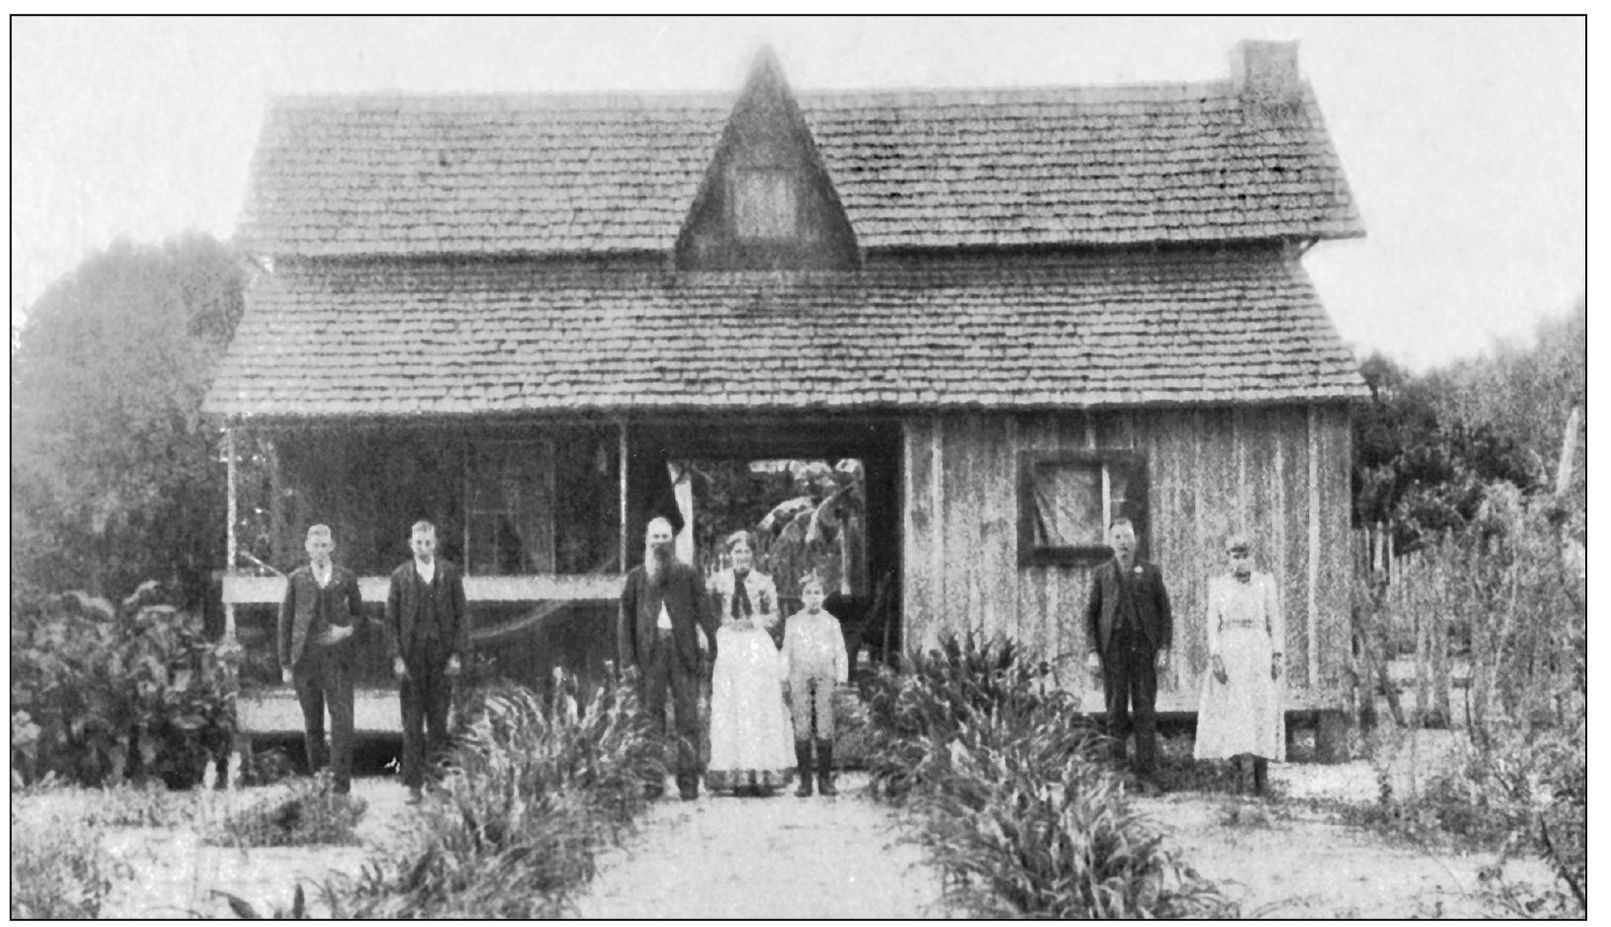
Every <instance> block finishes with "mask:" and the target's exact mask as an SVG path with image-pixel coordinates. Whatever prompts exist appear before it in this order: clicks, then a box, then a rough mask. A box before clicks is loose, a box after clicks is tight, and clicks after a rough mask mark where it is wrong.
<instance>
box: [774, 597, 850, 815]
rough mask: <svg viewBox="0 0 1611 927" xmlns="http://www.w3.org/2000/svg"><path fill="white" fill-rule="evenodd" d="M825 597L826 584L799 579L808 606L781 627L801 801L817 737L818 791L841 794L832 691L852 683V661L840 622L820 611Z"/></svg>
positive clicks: (807, 787) (807, 785)
mask: <svg viewBox="0 0 1611 927" xmlns="http://www.w3.org/2000/svg"><path fill="white" fill-rule="evenodd" d="M825 598H827V596H826V595H825V594H824V593H823V590H822V580H820V579H818V578H817V577H816V576H814V575H812V576H807V577H806V578H805V579H803V580H801V581H800V599H801V601H803V602H804V603H805V608H803V609H801V610H800V611H798V612H795V613H794V614H793V615H790V616H789V620H788V622H787V623H786V624H785V625H784V626H783V663H784V668H785V674H786V676H787V678H788V681H789V699H790V705H789V707H790V714H791V715H792V716H793V719H794V759H795V762H796V763H797V764H798V765H799V772H800V787H799V788H798V789H795V792H794V794H795V795H797V796H799V797H801V798H810V797H811V742H812V738H813V734H815V739H816V744H817V790H818V791H820V792H821V793H822V794H824V795H828V796H833V795H837V794H839V791H838V789H835V788H834V784H833V690H834V686H835V685H836V684H838V685H843V684H845V683H847V682H849V681H850V660H849V658H848V657H847V656H846V654H845V636H844V634H842V633H841V632H840V630H839V619H837V618H835V617H834V616H833V615H830V614H829V613H827V612H825V611H823V610H822V602H823V600H824V599H825ZM813 716H815V719H816V727H815V730H814V731H813V728H812V723H811V722H812V718H813Z"/></svg>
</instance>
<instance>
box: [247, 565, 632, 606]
mask: <svg viewBox="0 0 1611 927" xmlns="http://www.w3.org/2000/svg"><path fill="white" fill-rule="evenodd" d="M624 581H625V577H624V576H622V575H620V574H614V573H577V574H564V573H553V574H544V575H535V576H466V577H465V578H464V597H465V598H466V599H468V600H469V601H471V602H553V601H562V602H603V601H614V600H615V599H617V598H619V597H620V595H621V584H622V582H624ZM389 584H390V579H389V577H385V576H361V577H359V578H358V593H359V595H361V596H363V599H364V601H365V602H384V601H386V593H387V591H388V588H389ZM284 598H285V577H283V576H244V575H226V576H225V577H224V604H226V605H278V604H279V603H280V602H281V600H283V599H284Z"/></svg>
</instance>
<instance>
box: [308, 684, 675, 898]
mask: <svg viewBox="0 0 1611 927" xmlns="http://www.w3.org/2000/svg"><path fill="white" fill-rule="evenodd" d="M574 690H575V683H574V679H572V678H571V677H569V676H568V675H566V674H562V673H556V681H555V685H554V686H553V691H554V694H553V696H552V697H551V698H550V699H548V700H547V701H546V702H545V700H544V699H543V698H542V697H540V696H538V695H537V694H536V693H534V692H532V691H531V690H530V689H526V688H524V687H521V686H518V685H513V684H509V683H499V684H495V685H493V686H491V687H489V688H487V689H485V690H483V691H480V692H477V693H472V694H471V696H470V697H469V699H468V700H467V713H468V717H469V718H470V721H469V724H468V726H467V727H466V728H465V729H464V730H463V732H462V733H461V735H460V737H459V742H458V744H457V745H456V747H455V750H454V756H453V759H452V761H451V762H450V763H449V765H448V768H447V770H446V775H445V777H444V780H443V785H442V790H441V793H440V794H439V795H438V796H437V798H436V799H435V800H434V801H431V802H429V803H427V804H426V805H425V806H424V807H422V809H421V821H422V832H423V834H424V841H423V844H422V845H420V846H417V847H410V848H408V849H406V850H404V851H402V852H401V853H398V854H396V855H394V856H393V857H391V858H388V859H380V860H375V861H372V862H371V863H370V864H369V865H368V866H366V868H365V872H364V875H363V876H362V877H361V878H359V879H357V880H355V881H351V882H332V883H327V884H326V886H325V890H324V893H323V894H324V896H325V897H326V898H327V899H328V901H329V904H330V909H331V911H332V915H333V916H335V917H385V918H394V917H427V918H488V917H499V918H509V917H516V918H538V917H555V916H559V915H561V914H565V913H569V911H568V907H569V903H570V902H569V899H570V896H571V893H572V892H574V891H575V890H576V889H577V888H578V887H579V886H581V885H583V884H585V883H586V882H587V881H588V880H589V879H590V878H592V876H593V872H594V858H595V855H596V854H597V852H598V851H599V850H600V849H601V848H602V847H603V846H605V845H606V844H607V843H608V842H609V841H610V840H613V839H615V838H616V837H617V836H619V834H620V832H621V830H622V828H623V827H624V826H625V825H627V824H628V822H629V821H630V820H631V819H632V818H633V817H634V816H635V815H637V814H638V813H639V812H641V811H642V810H643V809H644V808H645V807H646V802H647V799H646V798H645V797H644V788H643V787H644V783H645V781H646V780H649V779H654V778H663V777H664V775H665V767H664V765H663V759H662V753H663V752H662V749H661V745H660V743H659V742H658V741H657V739H655V738H654V737H652V736H651V735H650V734H649V732H648V730H647V728H646V727H645V726H644V724H643V721H642V719H641V718H640V716H639V714H638V711H637V699H636V696H635V694H634V690H633V683H632V679H631V677H630V676H629V677H627V678H626V679H625V680H616V679H610V680H607V681H606V682H605V683H604V684H603V685H602V686H601V687H599V688H598V689H596V690H595V691H594V692H593V693H592V694H591V695H590V696H589V697H588V698H587V700H586V701H585V702H583V703H579V702H578V700H577V699H576V698H575V696H574V695H573V694H572V693H573V692H574Z"/></svg>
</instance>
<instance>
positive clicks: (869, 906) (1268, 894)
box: [15, 761, 1548, 919]
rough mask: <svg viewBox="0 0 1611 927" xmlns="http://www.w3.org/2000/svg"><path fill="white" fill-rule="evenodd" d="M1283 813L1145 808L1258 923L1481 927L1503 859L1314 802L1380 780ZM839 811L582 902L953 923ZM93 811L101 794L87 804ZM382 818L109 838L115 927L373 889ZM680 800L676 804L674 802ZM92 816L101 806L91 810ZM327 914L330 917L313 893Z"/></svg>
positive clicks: (622, 857)
mask: <svg viewBox="0 0 1611 927" xmlns="http://www.w3.org/2000/svg"><path fill="white" fill-rule="evenodd" d="M1271 777H1272V779H1273V780H1274V782H1275V783H1276V784H1277V785H1278V786H1279V788H1280V790H1281V791H1282V793H1283V797H1282V798H1281V799H1280V800H1278V801H1274V802H1262V801H1255V800H1252V799H1248V798H1239V797H1235V796H1228V795H1207V794H1200V793H1182V794H1166V795H1163V796H1159V797H1155V798H1138V799H1137V800H1136V801H1137V803H1138V806H1139V807H1140V808H1141V810H1142V811H1143V812H1145V813H1146V814H1147V815H1148V816H1150V817H1151V818H1152V819H1153V820H1154V822H1156V823H1157V824H1158V826H1159V827H1160V829H1162V830H1163V831H1164V832H1165V833H1166V834H1167V836H1168V840H1169V842H1170V843H1171V844H1172V845H1174V846H1177V847H1179V848H1180V849H1181V850H1182V851H1183V853H1184V856H1185V858H1186V859H1187V861H1188V862H1189V863H1191V864H1192V865H1194V866H1195V867H1196V868H1197V869H1198V871H1199V872H1201V873H1202V874H1203V875H1205V876H1208V877H1209V878H1212V879H1215V880H1217V881H1222V882H1223V884H1224V887H1225V889H1226V891H1227V892H1229V893H1230V894H1231V895H1232V896H1233V897H1235V898H1237V899H1238V900H1239V901H1240V902H1241V903H1242V906H1243V912H1244V914H1245V915H1247V916H1253V917H1281V918H1318V917H1367V918H1370V917H1376V918H1381V917H1394V918H1397V917H1411V916H1439V915H1441V916H1445V917H1476V916H1481V915H1482V914H1483V913H1484V912H1483V911H1482V909H1481V908H1480V907H1479V905H1478V900H1477V899H1476V897H1475V896H1474V890H1475V888H1476V885H1477V877H1476V873H1477V870H1478V868H1479V867H1480V866H1482V865H1484V864H1486V863H1489V862H1491V861H1492V858H1493V855H1492V854H1486V853H1485V854H1475V855H1466V856H1461V855H1455V854H1448V853H1444V854H1438V855H1433V854H1430V853H1428V852H1426V851H1424V850H1421V849H1417V848H1415V847H1412V846H1409V845H1405V844H1401V843H1397V842H1390V841H1387V840H1385V839H1384V838H1382V837H1381V836H1379V835H1377V834H1375V833H1373V832H1371V831H1369V830H1365V829H1362V828H1359V827H1355V826H1350V825H1346V824H1342V823H1339V822H1338V821H1337V820H1336V818H1335V815H1334V814H1332V813H1330V812H1328V811H1326V810H1325V806H1324V805H1317V804H1316V803H1315V802H1313V801H1311V799H1326V800H1342V801H1349V802H1356V803H1369V802H1371V801H1374V800H1375V798H1376V795H1377V789H1378V785H1377V781H1376V775H1375V772H1374V770H1373V768H1372V767H1371V765H1370V764H1369V763H1367V762H1365V761H1356V762H1352V763H1345V764H1340V765H1335V766H1321V765H1313V764H1300V763H1293V764H1284V765H1276V766H1273V767H1272V768H1271ZM840 785H841V794H840V796H839V797H838V798H836V799H824V798H821V797H813V798H810V799H797V798H795V797H794V796H793V794H792V792H791V791H784V792H780V793H779V794H777V795H776V796H774V797H771V798H764V799H759V798H734V797H731V796H727V795H712V794H711V793H709V792H705V793H702V795H701V797H700V799H699V800H698V801H696V802H687V803H684V802H680V801H678V800H676V799H675V798H674V797H672V798H667V799H665V800H662V801H660V802H657V803H656V804H655V805H654V806H653V807H652V808H651V809H650V811H649V812H648V813H647V814H646V815H645V817H644V818H643V819H642V821H641V825H640V827H639V828H638V830H637V833H635V834H634V835H632V836H631V837H630V838H629V839H628V840H627V841H626V842H625V844H624V845H623V846H621V847H619V848H615V849H611V850H608V851H606V852H605V853H604V854H603V855H602V856H601V858H600V860H599V863H600V871H599V874H598V876H597V878H596V879H595V880H594V882H593V883H592V884H591V885H590V886H588V888H587V890H586V891H585V892H584V893H583V894H582V895H581V896H580V897H579V898H578V899H577V913H579V914H581V915H582V916H584V917H589V918H621V919H637V918H665V917H674V918H695V917H698V918H732V917H797V918H903V917H943V916H946V915H947V914H948V913H952V912H949V911H948V909H947V908H946V906H945V904H944V903H943V901H942V897H941V882H940V879H939V877H938V875H937V874H936V872H935V871H934V870H933V869H932V868H930V867H928V866H927V865H926V863H925V862H924V858H923V853H922V851H921V849H920V848H919V847H917V846H916V845H914V844H913V843H912V842H910V840H909V836H910V834H911V833H912V829H911V828H910V827H909V826H906V825H905V824H903V823H902V821H901V819H900V817H899V816H898V814H897V813H896V812H893V811H891V810H890V809H888V808H887V807H885V806H882V805H880V804H877V803H875V802H873V801H871V800H870V799H869V798H867V797H866V795H865V791H866V787H867V777H866V775H865V774H861V773H854V772H852V773H846V774H843V775H841V776H840ZM78 794H79V795H80V796H82V794H83V793H78ZM194 794H195V795H196V801H197V803H198V808H197V813H196V817H197V820H198V821H201V822H206V821H209V820H217V819H218V818H219V817H221V816H222V814H223V813H224V812H225V811H226V810H228V809H229V808H231V807H238V806H239V805H240V804H244V803H245V802H247V801H251V800H257V799H259V798H260V797H261V795H262V790H258V789H254V790H249V791H245V792H227V793H215V792H197V793H194ZM354 794H355V795H356V796H358V797H360V798H363V799H364V800H365V801H367V802H368V803H369V809H368V811H367V813H366V814H365V816H364V819H363V821H362V823H361V824H360V828H359V831H360V836H361V837H362V838H363V840H364V845H363V846H352V847H318V848H262V849H228V848H221V847H208V846H203V845H201V843H200V841H199V838H198V836H197V835H196V833H195V832H194V831H193V830H187V829H183V828H179V829H173V830H165V829H154V828H106V829H105V831H104V834H103V837H102V839H103V841H104V844H103V845H104V846H105V847H106V848H107V849H108V850H110V851H112V852H113V853H114V854H116V855H117V856H118V857H119V858H121V859H123V860H124V861H126V862H127V863H128V864H129V865H130V867H131V870H132V873H133V877H132V878H127V879H125V880H123V881H121V882H120V883H119V885H118V887H117V889H116V891H115V892H114V895H113V897H112V899H111V901H110V904H109V905H108V906H107V909H106V911H105V912H104V913H105V915H106V916H109V917H117V918H172V917H183V916H187V915H191V914H202V915H217V916H226V917H227V916H229V910H228V908H227V906H226V905H225V902H224V901H223V900H222V899H221V898H219V897H217V896H216V895H214V894H213V889H223V890H227V891H229V892H231V893H233V894H235V895H238V896H240V897H242V898H243V899H245V900H247V901H248V902H250V903H251V904H253V905H254V906H255V907H256V908H257V909H258V911H259V912H261V913H264V914H269V913H272V911H273V910H274V908H276V907H287V906H289V904H290V900H291V895H292V890H293V888H294V886H295V884H296V882H297V881H298V880H299V879H307V880H312V881H314V882H318V881H321V880H322V879H324V878H325V877H327V876H329V875H330V874H332V873H346V874H356V873H357V872H358V871H359V869H360V867H361V866H362V864H363V861H364V860H365V858H366V857H367V855H368V854H369V853H370V852H371V851H372V850H373V849H375V848H377V847H382V846H387V847H390V846H395V845H396V841H398V840H401V839H407V834H408V832H409V829H410V826H411V821H412V819H413V816H412V813H411V811H412V809H410V808H408V807H407V806H405V805H404V804H403V803H402V798H403V790H402V789H401V788H400V787H399V786H398V785H397V784H396V783H395V781H394V780H392V779H390V778H360V779H359V780H357V782H355V784H354ZM672 794H673V795H674V794H675V793H674V792H673V793H672ZM74 795H75V793H73V792H71V791H63V792H54V793H46V794H45V795H40V796H26V797H23V798H21V799H20V800H17V801H15V805H16V806H17V811H18V813H19V814H21V815H23V816H25V817H26V818H29V819H46V818H49V817H50V816H52V815H56V816H62V815H66V816H69V817H70V816H71V813H72V810H73V805H74V801H75V798H74ZM77 801H79V802H82V801H84V799H83V798H82V797H79V798H78V799H77ZM1511 872H1512V874H1513V875H1515V876H1516V877H1519V878H1522V879H1526V880H1530V881H1534V882H1547V881H1548V873H1547V871H1546V870H1545V868H1544V866H1543V864H1542V863H1541V862H1540V861H1538V860H1526V861H1522V862H1521V863H1517V864H1512V870H1511ZM308 900H309V902H310V904H311V905H312V907H313V913H315V914H318V913H320V912H321V910H322V905H320V904H319V903H318V901H317V898H316V897H315V896H314V894H313V893H311V892H310V895H309V898H308Z"/></svg>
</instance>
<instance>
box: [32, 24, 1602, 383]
mask: <svg viewBox="0 0 1611 927" xmlns="http://www.w3.org/2000/svg"><path fill="white" fill-rule="evenodd" d="M11 27H12V36H11V38H12V42H11V68H12V71H11V92H12V99H11V105H12V109H11V118H12V123H11V128H12V146H11V158H12V160H11V170H12V203H11V205H12V210H11V262H12V268H11V269H12V275H11V286H12V311H13V323H14V324H15V323H16V322H17V320H18V318H19V313H21V312H25V310H26V307H27V306H28V305H29V304H31V303H32V302H33V301H34V300H35V299H37V298H38V297H39V296H40V294H41V293H42V292H43V291H44V289H45V288H46V287H47V286H48V285H49V284H50V283H51V282H52V281H54V280H56V279H58V278H60V277H61V276H62V275H64V274H66V273H68V272H70V271H71V270H72V269H73V267H74V266H76V265H77V264H78V262H79V261H81V260H82V259H83V258H84V257H86V256H87V255H88V254H90V253H91V252H93V251H95V250H98V249H101V248H104V247H106V245H108V244H109V243H110V242H111V241H112V240H113V239H114V238H116V237H119V236H125V237H128V238H131V239H134V240H136V241H140V242H159V241H161V240H162V239H164V238H166V237H168V236H170V235H173V234H176V233H178V232H181V231H183V230H186V229H201V230H205V231H209V232H212V233H214V234H216V235H218V236H219V237H228V236H229V235H230V234H231V233H232V231H233V229H234V225H235V222H236V220H237V219H238V217H239V214H240V210H241V205H242V200H243V198H244V196H245V190H246V182H247V174H248V170H249V165H250V161H251V155H252V149H253V146H254V145H255V143H256V139H257V133H258V131H259V129H260V127H261V123H262V119H263V115H264V112H265V109H266V106H267V104H268V101H269V99H270V97H271V96H272V95H276V94H286V93H310V92H311V93H328V92H364V91H379V90H401V91H419V92H444V91H515V92H549V91H597V90H715V91H727V92H732V93H734V94H735V95H736V93H737V91H738V89H739V86H740V84H741V82H742V80H743V77H744V75H745V73H746V71H747V69H748V66H749V63H750V60H751V58H752V57H753V55H754V53H755V51H756V49H757V48H758V47H759V46H760V45H761V44H762V43H767V44H770V45H771V46H772V47H773V48H774V49H775V50H776V52H777V53H778V56H779V58H780V60H781V61H782V64H783V68H784V71H785V73H786V75H787V76H788V79H789V81H790V83H791V84H792V85H793V86H794V87H795V88H796V89H802V90H803V89H830V88H849V87H863V88H893V87H941V86H949V87H958V86H1017V85H1045V84H1091V83H1104V84H1107V83H1125V82H1132V81H1193V80H1209V79H1216V78H1221V77H1224V76H1225V75H1226V74H1227V73H1228V67H1229V65H1228V59H1229V52H1230V49H1231V46H1232V45H1234V44H1235V43H1236V41H1237V40H1239V39H1243V38H1269V39H1296V40H1298V41H1299V43H1300V45H1299V66H1300V68H1301V69H1302V70H1303V72H1304V74H1305V76H1306V77H1307V78H1308V79H1309V80H1310V82H1311V83H1312V84H1313V85H1314V87H1315V91H1316V93H1317V95H1318V96H1319V99H1320V105H1321V109H1322V110H1323V111H1324V113H1325V116H1326V120H1327V123H1328V125H1329V126H1330V129H1331V132H1332V136H1333V139H1334V141H1335V143H1336V146H1337V149H1338V152H1339V154H1340V155H1341V158H1342V161H1343V165H1344V167H1345V169H1346V171H1347V174H1348V179H1349V181H1350V183H1351V185H1352V187H1353V190H1354V195H1355V198H1356V199H1357V201H1358V203H1359V206H1360V209H1361V211H1362V212H1363V214H1364V219H1365V224H1366V228H1367V230H1368V237H1367V238H1365V239H1364V240H1361V241H1346V242H1323V243H1321V244H1320V245H1318V246H1317V247H1315V248H1314V250H1313V251H1311V252H1310V253H1309V255H1308V257H1307V258H1306V259H1305V264H1306V265H1307V267H1308V268H1309V270H1310V273H1311V274H1312V275H1313V276H1314V278H1315V282H1316V285H1317V286H1318V287H1319V288H1320V292H1321V296H1322V297H1323V299H1324V300H1325V303H1326V305H1327V307H1328V308H1329V309H1330V311H1331V315H1332V318H1333V319H1334V320H1335V322H1336V324H1337V327H1338V330H1339V331H1340V332H1341V334H1342V336H1343V338H1344V339H1345V340H1346V341H1348V342H1349V343H1350V344H1352V345H1354V346H1355V347H1356V349H1359V350H1362V351H1363V350H1370V349H1380V350H1383V351H1385V352H1386V353H1387V354H1389V355H1390V356H1392V357H1394V358H1396V359H1398V360H1400V361H1403V362H1406V363H1408V364H1410V365H1411V366H1413V367H1415V368H1417V369H1424V368H1425V367H1426V366H1428V365H1432V364H1438V363H1442V362H1444V361H1447V360H1451V359H1454V358H1456V357H1460V356H1466V355H1469V354H1472V353H1475V352H1476V351H1478V350H1480V349H1482V348H1484V347H1485V346H1487V345H1489V344H1490V343H1491V342H1492V340H1493V339H1495V338H1522V337H1525V336H1526V335H1527V333H1529V332H1530V331H1531V330H1532V328H1533V325H1534V324H1535V322H1536V320H1537V319H1538V318H1539V317H1541V316H1544V315H1557V314H1560V313H1562V312H1564V311H1566V310H1567V309H1569V308H1570V306H1571V304H1572V302H1573V300H1574V299H1575V298H1576V297H1577V295H1578V294H1579V293H1580V292H1582V291H1583V290H1584V288H1585V272H1586V271H1585V248H1586V245H1585V223H1586V216H1587V209H1586V201H1585V180H1586V155H1585V146H1586V135H1587V133H1586V115H1585V113H1586V110H1585V79H1586V71H1585V61H1586V26H1585V21H1584V20H1583V19H1581V18H1525V19H1517V18H1511V19H1499V18H1486V17H1481V18H1430V19H1419V18H1360V19H1353V18H1320V19H1312V18H1261V17H1251V18H1236V17H1214V18H1207V19H1194V18H1174V17H1167V18H1166V17H1151V18H1123V17H1108V18H1021V17H1014V18H999V19H997V18H989V19H986V18H969V19H952V18H934V19H908V18H838V19H832V18H807V19H788V18H722V19H688V18H610V19H546V18H545V19H513V20H510V19H426V18H410V19H325V18H321V19H302V18H275V19H240V18H230V19H203V18H162V19H74V18H50V19H26V18H14V19H12V21H11Z"/></svg>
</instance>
